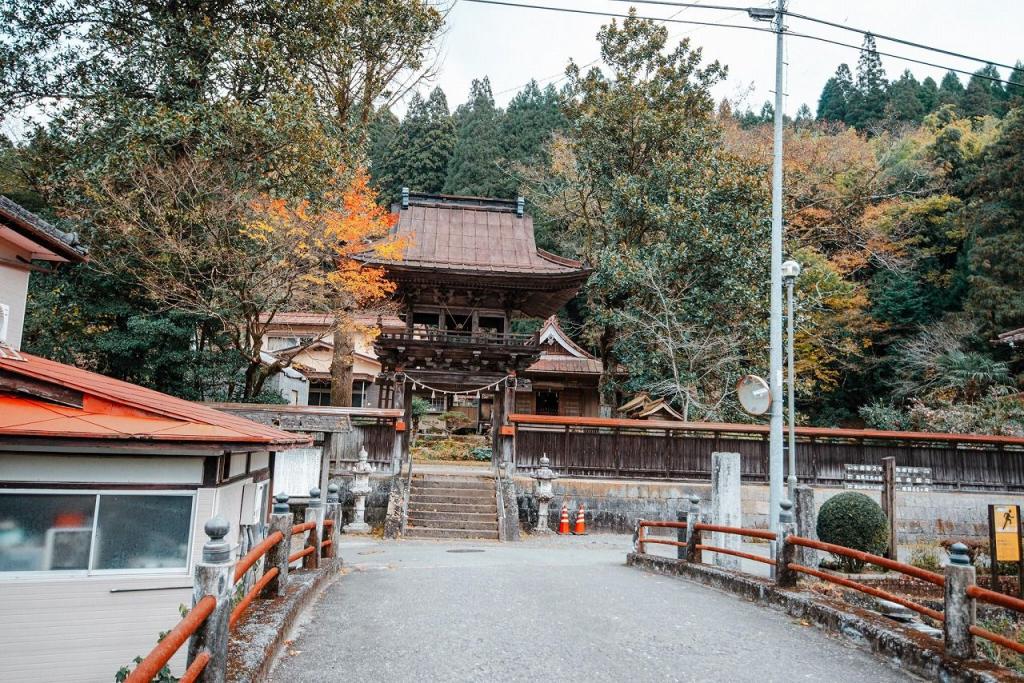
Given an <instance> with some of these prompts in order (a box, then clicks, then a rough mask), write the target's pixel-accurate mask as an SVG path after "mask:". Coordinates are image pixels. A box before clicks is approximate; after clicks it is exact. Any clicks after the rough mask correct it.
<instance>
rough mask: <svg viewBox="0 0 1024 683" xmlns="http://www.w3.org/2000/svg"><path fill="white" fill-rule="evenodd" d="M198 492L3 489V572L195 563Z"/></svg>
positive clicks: (0, 535)
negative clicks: (190, 555)
mask: <svg viewBox="0 0 1024 683" xmlns="http://www.w3.org/2000/svg"><path fill="white" fill-rule="evenodd" d="M193 501H194V497H193V496H192V495H191V494H187V495H157V494H134V493H122V492H111V493H98V494H97V493H91V494H77V493H76V494H65V493H28V492H21V493H2V494H0V572H31V571H60V570H90V571H103V570H113V571H126V570H163V571H167V570H180V571H187V570H188V551H189V543H190V539H191V535H192V534H191V530H192V507H193Z"/></svg>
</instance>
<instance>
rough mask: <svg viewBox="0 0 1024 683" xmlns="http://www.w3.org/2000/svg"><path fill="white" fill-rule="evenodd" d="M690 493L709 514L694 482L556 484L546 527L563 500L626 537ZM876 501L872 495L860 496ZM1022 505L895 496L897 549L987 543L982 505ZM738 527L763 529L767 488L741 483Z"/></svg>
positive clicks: (523, 500)
mask: <svg viewBox="0 0 1024 683" xmlns="http://www.w3.org/2000/svg"><path fill="white" fill-rule="evenodd" d="M515 483H516V493H517V498H518V500H519V519H520V522H521V523H522V524H523V525H524V528H527V529H532V528H533V526H535V525H536V522H537V501H536V499H535V498H534V497H533V484H534V481H533V480H532V479H530V478H529V477H526V476H516V478H515ZM844 490H845V489H832V488H829V489H826V488H819V489H816V490H815V503H816V505H817V507H819V508H820V507H821V505H822V503H824V502H825V501H826V500H828V499H829V498H831V497H832V496H834V495H836V494H838V493H842V492H843V491H844ZM691 493H695V494H696V495H697V496H699V497H700V499H701V505H702V508H703V509H704V510H707V511H710V509H711V508H710V501H711V485H710V484H705V483H699V482H660V481H612V480H599V479H568V478H565V479H556V480H555V482H554V494H555V497H554V498H553V499H552V501H551V515H550V519H549V521H550V526H551V528H552V529H557V527H558V518H559V512H560V510H561V507H562V503H563V501H564V502H566V503H568V505H569V510H570V519H572V520H573V521H575V513H576V509H577V506H578V505H579V504H580V503H581V502H582V503H583V504H584V506H585V508H586V519H587V525H588V528H589V529H590V530H593V531H605V532H617V533H627V532H632V530H633V526H634V524H635V523H636V520H637V519H640V518H644V519H652V520H675V519H676V514H677V512H685V511H686V508H687V506H688V504H689V503H688V498H689V496H690V494H691ZM864 493H866V494H867V495H869V496H871V497H872V498H874V499H875V501H879V492H878V491H864ZM992 503H996V504H998V503H1009V504H1018V505H1024V494H1022V493H995V492H986V493H968V492H960V491H929V492H903V491H897V492H896V511H897V535H898V537H899V543H900V545H904V546H905V545H913V544H915V543H919V542H935V541H940V540H947V539H948V540H978V541H984V540H987V539H988V505H989V504H992ZM742 510H743V526H745V527H755V528H767V526H768V487H767V486H765V485H763V484H744V485H743V493H742Z"/></svg>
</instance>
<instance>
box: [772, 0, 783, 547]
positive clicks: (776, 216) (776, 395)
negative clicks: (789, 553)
mask: <svg viewBox="0 0 1024 683" xmlns="http://www.w3.org/2000/svg"><path fill="white" fill-rule="evenodd" d="M785 9H786V7H785V0H777V4H776V9H775V144H774V148H775V149H774V161H773V164H772V244H771V321H770V324H769V334H770V335H771V345H770V350H769V358H768V365H769V368H768V374H769V380H768V386H769V388H770V389H771V397H772V402H771V429H770V432H769V442H768V475H769V477H768V481H769V492H768V510H769V517H768V519H769V524H770V528H771V529H772V530H773V531H778V529H779V510H780V508H779V502H780V501H781V500H782V483H783V482H782V118H783V109H782V108H783V104H782V88H783V83H782V71H783V63H782V60H783V49H782V33H783V30H784V28H785V27H784V25H783V21H784V18H785V15H784V11H785Z"/></svg>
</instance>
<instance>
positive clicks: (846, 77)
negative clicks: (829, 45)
mask: <svg viewBox="0 0 1024 683" xmlns="http://www.w3.org/2000/svg"><path fill="white" fill-rule="evenodd" d="M852 94H853V75H852V74H851V73H850V67H849V66H847V65H846V64H840V65H839V68H838V69H836V75H835V76H833V77H832V78H830V79H828V81H827V82H826V83H825V87H824V88H822V91H821V97H819V98H818V118H819V119H820V120H823V121H846V119H847V116H848V115H849V108H850V96H851V95H852Z"/></svg>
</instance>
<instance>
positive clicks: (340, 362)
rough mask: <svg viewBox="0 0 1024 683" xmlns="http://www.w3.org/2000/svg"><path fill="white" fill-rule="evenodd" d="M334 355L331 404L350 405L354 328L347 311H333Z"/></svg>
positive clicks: (332, 360) (332, 361)
mask: <svg viewBox="0 0 1024 683" xmlns="http://www.w3.org/2000/svg"><path fill="white" fill-rule="evenodd" d="M335 316H336V321H335V330H334V355H333V356H332V358H331V405H332V406H351V405H352V365H353V363H354V362H355V358H354V356H353V355H352V354H353V352H354V351H355V334H354V333H355V330H354V329H353V325H352V316H351V313H350V312H349V311H346V310H339V311H337V312H336V313H335Z"/></svg>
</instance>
